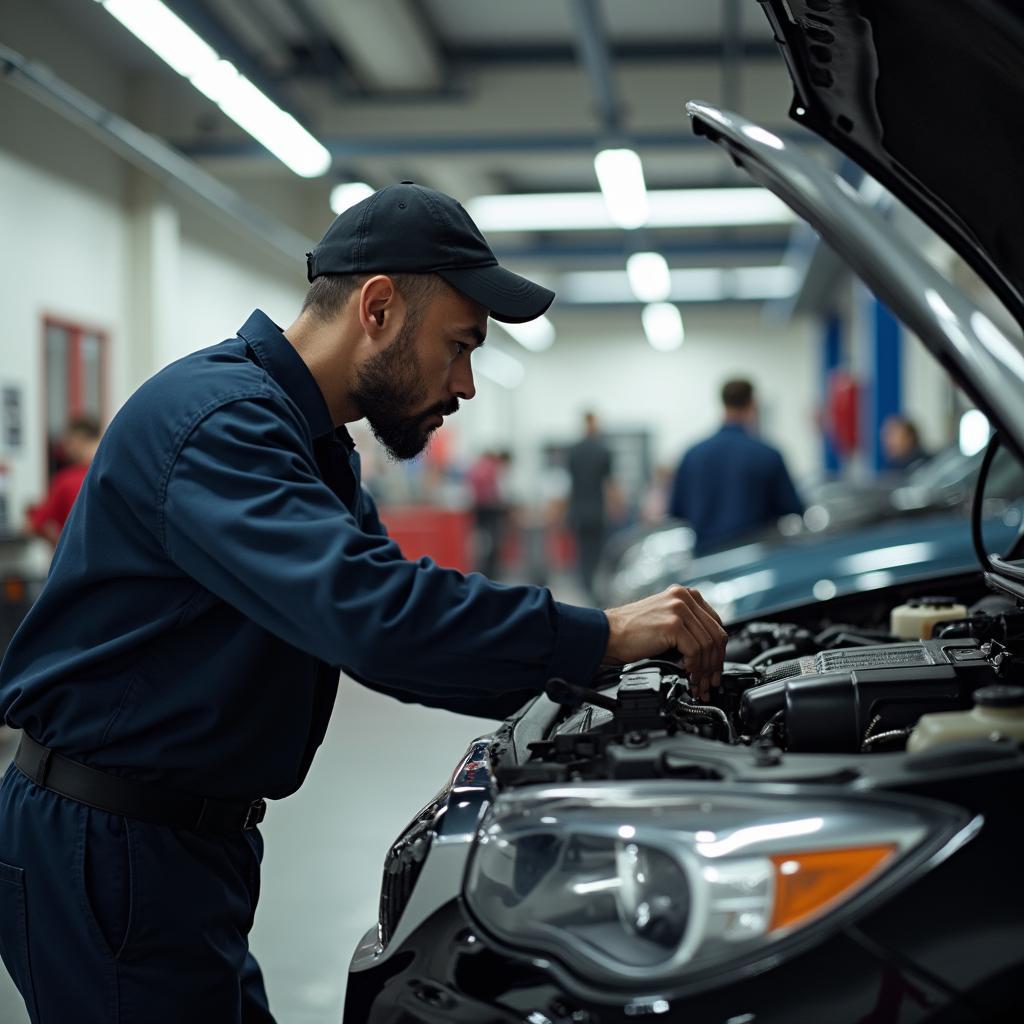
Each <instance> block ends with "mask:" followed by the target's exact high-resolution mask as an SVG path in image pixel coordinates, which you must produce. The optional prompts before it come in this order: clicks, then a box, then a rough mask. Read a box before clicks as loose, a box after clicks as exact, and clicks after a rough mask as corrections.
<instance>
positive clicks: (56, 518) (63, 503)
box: [27, 416, 103, 545]
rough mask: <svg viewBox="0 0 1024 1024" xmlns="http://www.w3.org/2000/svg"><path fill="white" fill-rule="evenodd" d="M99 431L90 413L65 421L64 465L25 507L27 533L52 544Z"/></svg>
mask: <svg viewBox="0 0 1024 1024" xmlns="http://www.w3.org/2000/svg"><path fill="white" fill-rule="evenodd" d="M102 433H103V432H102V430H101V429H100V425H99V422H98V421H97V420H96V419H94V418H93V417H92V416H76V417H75V418H74V419H73V420H71V422H70V423H68V425H67V429H66V430H65V431H64V437H63V439H62V447H63V449H64V454H65V455H66V456H67V458H68V464H67V465H66V466H64V467H63V468H62V469H59V470H58V471H57V472H56V473H55V474H54V476H53V479H52V480H51V481H50V489H49V491H48V492H47V495H46V497H45V498H44V499H43V500H42V501H41V502H40V503H39V504H38V505H32V506H31V507H30V508H29V509H28V512H27V519H28V531H29V533H32V534H35V535H36V536H38V537H45V538H46V539H47V540H48V541H49V542H50V543H51V544H53V545H56V543H57V538H58V537H59V536H60V531H61V530H63V529H64V524H65V523H66V522H67V518H68V516H69V515H71V506H72V505H74V503H75V498H77V497H78V492H79V490H81V487H82V481H83V480H85V474H86V473H87V472H88V471H89V463H91V462H92V457H93V455H95V454H96V449H97V447H99V443H100V436H101V434H102Z"/></svg>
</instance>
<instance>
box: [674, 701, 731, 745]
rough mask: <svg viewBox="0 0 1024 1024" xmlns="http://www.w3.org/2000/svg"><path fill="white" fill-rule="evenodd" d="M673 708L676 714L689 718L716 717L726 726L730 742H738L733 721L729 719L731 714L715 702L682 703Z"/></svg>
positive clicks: (720, 723) (719, 722)
mask: <svg viewBox="0 0 1024 1024" xmlns="http://www.w3.org/2000/svg"><path fill="white" fill-rule="evenodd" d="M673 710H674V711H675V713H676V714H682V715H685V716H686V717H687V718H705V719H707V718H711V719H714V720H715V721H716V722H717V723H718V724H719V725H722V726H724V727H725V733H726V735H727V736H728V737H729V742H730V743H735V742H736V734H735V733H734V732H733V728H732V722H730V721H729V716H728V715H727V714H726V713H725V712H724V711H723V710H722V709H721V708H716V707H715V706H714V705H713V704H682V703H680V704H677V705H676V707H675V708H674V709H673Z"/></svg>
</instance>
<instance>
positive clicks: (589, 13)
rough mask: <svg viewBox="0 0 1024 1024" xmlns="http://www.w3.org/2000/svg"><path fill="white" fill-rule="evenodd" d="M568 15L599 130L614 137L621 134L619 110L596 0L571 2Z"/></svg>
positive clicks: (606, 39)
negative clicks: (572, 22)
mask: <svg viewBox="0 0 1024 1024" xmlns="http://www.w3.org/2000/svg"><path fill="white" fill-rule="evenodd" d="M572 13H573V21H574V22H575V24H576V39H575V44H576V50H577V53H578V55H579V61H580V63H581V64H582V65H583V69H584V70H585V71H586V73H587V78H588V80H589V81H590V91H591V93H592V95H593V97H594V103H595V105H596V107H597V114H598V117H599V118H600V121H601V127H602V128H603V129H604V131H605V132H607V133H608V134H609V135H612V136H614V135H617V134H618V133H619V132H620V131H621V130H622V110H621V106H620V104H619V99H618V96H617V94H616V90H615V82H614V80H613V78H612V65H611V58H610V56H609V54H608V37H607V35H606V34H605V30H604V24H603V22H602V21H601V12H600V10H599V8H598V6H597V2H596V0H572Z"/></svg>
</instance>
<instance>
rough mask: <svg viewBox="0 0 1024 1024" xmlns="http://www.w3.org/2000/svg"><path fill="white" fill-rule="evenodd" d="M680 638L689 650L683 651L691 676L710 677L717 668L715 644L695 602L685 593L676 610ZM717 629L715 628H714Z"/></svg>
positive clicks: (681, 596)
mask: <svg viewBox="0 0 1024 1024" xmlns="http://www.w3.org/2000/svg"><path fill="white" fill-rule="evenodd" d="M677 616H678V620H679V624H678V627H677V629H678V630H679V635H680V638H681V639H683V640H684V642H685V643H686V645H687V646H689V648H690V649H689V650H685V649H684V648H683V647H680V649H681V650H683V653H684V654H687V655H688V656H689V659H688V660H689V666H688V667H689V668H690V672H691V675H694V676H696V677H697V678H698V679H700V678H702V677H704V676H708V675H711V674H712V673H714V672H715V671H716V670H717V669H718V668H720V666H719V665H716V664H715V659H716V650H717V644H716V643H715V638H714V635H713V633H712V632H711V629H709V628H708V627H709V625H711V624H709V623H708V622H706V621H704V616H703V615H702V614H701V613H700V609H699V608H698V606H697V604H696V602H695V601H694V600H693V598H692V597H690V595H689V594H688V593H686V592H684V593H683V594H682V595H680V596H679V607H678V610H677ZM716 628H717V627H716Z"/></svg>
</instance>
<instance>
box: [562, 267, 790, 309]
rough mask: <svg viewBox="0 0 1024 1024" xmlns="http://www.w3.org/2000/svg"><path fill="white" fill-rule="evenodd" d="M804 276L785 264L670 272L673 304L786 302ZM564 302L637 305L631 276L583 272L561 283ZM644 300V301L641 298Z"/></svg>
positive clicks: (616, 271)
mask: <svg viewBox="0 0 1024 1024" xmlns="http://www.w3.org/2000/svg"><path fill="white" fill-rule="evenodd" d="M799 278H800V274H799V272H798V271H797V270H796V269H794V268H793V267H790V266H787V265H785V264H782V265H779V266H773V267H688V268H685V269H682V270H670V271H669V282H670V286H671V287H670V291H669V294H668V295H667V296H665V297H664V298H665V299H667V300H669V301H671V302H723V301H726V300H735V299H782V298H788V297H789V296H791V295H793V294H795V292H796V289H797V286H798V284H799ZM558 292H559V295H560V296H561V298H562V300H563V301H566V302H570V303H577V304H585V305H590V304H604V303H616V304H621V303H630V302H636V301H637V300H638V298H639V296H638V295H637V294H636V293H635V291H634V288H633V286H632V284H631V282H630V279H629V275H628V273H624V272H623V271H621V270H581V271H575V272H573V273H570V274H564V275H563V276H562V279H561V281H560V282H559V288H558ZM640 301H643V300H642V299H640Z"/></svg>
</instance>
